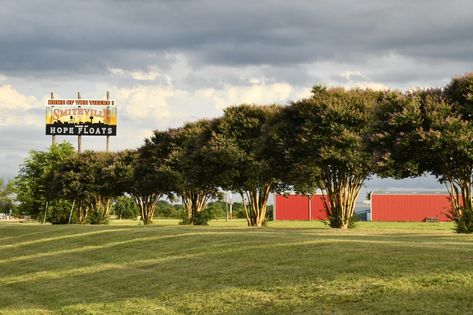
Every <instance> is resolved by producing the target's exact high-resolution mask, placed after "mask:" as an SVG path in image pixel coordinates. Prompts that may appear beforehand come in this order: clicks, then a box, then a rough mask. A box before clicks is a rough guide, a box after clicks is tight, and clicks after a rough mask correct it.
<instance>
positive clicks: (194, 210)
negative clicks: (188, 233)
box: [181, 190, 212, 224]
mask: <svg viewBox="0 0 473 315" xmlns="http://www.w3.org/2000/svg"><path fill="white" fill-rule="evenodd" d="M211 196H212V194H211V192H209V191H205V190H187V191H183V192H182V193H181V197H182V204H183V205H184V208H185V209H186V212H187V219H188V223H189V224H201V220H200V219H199V216H200V215H201V214H202V211H204V209H205V207H206V205H207V202H208V200H209V199H210V198H211Z"/></svg>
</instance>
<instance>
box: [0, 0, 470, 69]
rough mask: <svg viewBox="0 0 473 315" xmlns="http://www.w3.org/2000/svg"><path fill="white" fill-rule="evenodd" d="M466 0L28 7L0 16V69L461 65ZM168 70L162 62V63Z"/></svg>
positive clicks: (22, 4) (7, 8)
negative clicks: (181, 59)
mask: <svg viewBox="0 0 473 315" xmlns="http://www.w3.org/2000/svg"><path fill="white" fill-rule="evenodd" d="M472 10H473V4H472V3H471V2H468V1H452V2H449V3H448V5H447V4H446V3H445V2H444V1H426V0H425V1H416V2H412V1H407V0H405V1H396V2H393V3H390V2H386V1H378V0H371V1H363V2H359V1H356V2H355V1H348V0H345V1H342V0H337V1H330V2H322V1H319V2H315V1H290V2H289V1H259V2H255V1H238V2H233V1H232V2H230V1H210V0H209V1H67V2H66V1H47V2H45V3H43V4H42V5H38V3H37V2H36V1H18V2H10V3H9V4H7V5H4V8H2V12H1V13H0V21H1V22H0V42H1V44H2V45H1V47H2V48H1V49H0V58H1V60H2V63H1V64H0V71H1V72H4V73H7V74H13V75H15V74H18V73H23V72H26V73H34V72H39V73H42V72H48V71H57V72H66V73H84V72H85V73H102V74H105V73H107V69H109V68H113V67H120V68H125V69H136V68H143V69H144V68H146V67H147V66H149V65H159V66H161V67H166V65H169V62H170V60H166V58H164V56H166V54H168V53H169V52H174V51H177V52H182V53H184V54H186V55H187V56H188V58H189V60H194V62H196V63H202V64H205V65H209V64H216V65H223V64H224V65H227V66H228V65H234V66H247V65H271V66H288V65H301V64H306V63H311V62H316V61H327V60H332V61H342V62H353V63H355V62H360V61H361V62H363V61H364V60H366V59H367V58H368V57H369V56H379V55H385V54H388V53H393V52H394V53H397V54H400V55H405V56H408V57H411V58H423V59H432V60H437V62H438V60H442V59H451V58H455V59H456V60H462V61H468V62H470V61H471V48H472V45H473V41H472V37H471V29H473V20H472V19H471V16H470V14H469V12H471V11H472ZM171 62H172V61H171Z"/></svg>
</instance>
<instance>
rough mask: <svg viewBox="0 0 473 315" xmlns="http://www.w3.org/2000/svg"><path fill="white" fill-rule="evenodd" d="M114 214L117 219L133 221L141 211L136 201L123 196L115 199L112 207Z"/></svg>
mask: <svg viewBox="0 0 473 315" xmlns="http://www.w3.org/2000/svg"><path fill="white" fill-rule="evenodd" d="M112 213H113V214H114V215H116V217H117V219H133V220H136V218H137V217H138V216H139V215H140V210H139V209H138V206H137V205H136V202H135V200H134V199H133V198H132V197H130V196H121V197H118V198H116V199H115V201H114V203H113V205H112Z"/></svg>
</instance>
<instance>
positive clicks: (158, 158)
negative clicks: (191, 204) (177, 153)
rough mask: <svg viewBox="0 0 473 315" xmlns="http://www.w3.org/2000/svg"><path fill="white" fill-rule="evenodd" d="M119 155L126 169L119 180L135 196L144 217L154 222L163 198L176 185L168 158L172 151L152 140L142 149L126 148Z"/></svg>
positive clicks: (123, 187)
mask: <svg viewBox="0 0 473 315" xmlns="http://www.w3.org/2000/svg"><path fill="white" fill-rule="evenodd" d="M119 155H120V157H119V160H120V164H121V165H123V167H122V169H123V170H124V172H123V174H122V176H121V177H120V180H119V184H120V186H121V187H122V190H123V191H125V192H127V193H128V194H130V196H131V197H132V198H133V199H134V201H135V203H136V205H137V206H138V209H139V214H140V219H141V221H142V222H143V223H144V224H151V223H152V222H153V217H154V213H155V211H156V205H157V203H158V201H159V199H160V198H161V197H162V196H164V195H165V194H166V193H170V191H171V190H172V189H173V187H174V185H173V180H172V173H171V172H170V169H169V166H168V165H167V162H166V161H167V159H168V158H169V155H168V153H167V152H164V151H163V150H160V149H158V148H156V147H155V146H154V145H153V144H152V143H151V142H149V140H147V141H146V143H145V145H144V146H142V147H141V148H140V149H139V150H138V151H124V152H121V153H120V154H119Z"/></svg>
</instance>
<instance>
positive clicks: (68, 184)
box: [47, 151, 124, 224]
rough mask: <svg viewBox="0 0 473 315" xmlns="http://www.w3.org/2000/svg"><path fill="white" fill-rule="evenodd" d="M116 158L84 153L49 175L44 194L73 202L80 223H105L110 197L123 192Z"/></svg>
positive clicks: (119, 166)
mask: <svg viewBox="0 0 473 315" xmlns="http://www.w3.org/2000/svg"><path fill="white" fill-rule="evenodd" d="M122 168H123V166H122V165H121V164H120V163H118V155H117V154H113V153H101V152H92V151H86V152H84V153H81V154H74V155H71V156H69V157H68V158H67V159H65V160H64V161H62V162H61V163H60V164H59V165H58V167H57V168H56V169H55V171H54V172H52V173H51V174H50V176H49V180H50V182H51V184H50V185H49V186H48V189H47V192H48V194H49V198H50V199H51V200H59V199H64V200H69V201H70V202H74V200H75V202H76V205H77V207H76V210H77V211H78V212H79V215H78V217H79V222H80V223H85V222H87V216H88V215H91V216H93V218H91V219H89V221H90V222H94V223H95V224H99V222H102V223H106V222H107V221H108V216H109V214H110V208H111V205H112V198H113V197H115V196H119V195H121V194H122V193H123V191H122V185H121V178H122V177H123V173H124V171H123V170H122Z"/></svg>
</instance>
